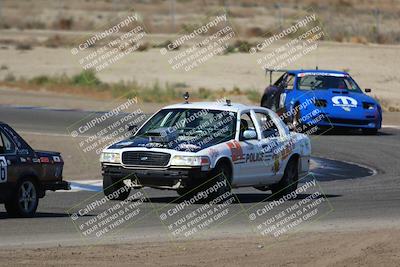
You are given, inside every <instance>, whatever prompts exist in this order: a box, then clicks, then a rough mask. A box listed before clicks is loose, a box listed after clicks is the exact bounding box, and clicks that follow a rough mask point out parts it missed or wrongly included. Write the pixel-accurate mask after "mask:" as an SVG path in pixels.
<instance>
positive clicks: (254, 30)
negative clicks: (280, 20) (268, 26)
mask: <svg viewBox="0 0 400 267" xmlns="http://www.w3.org/2000/svg"><path fill="white" fill-rule="evenodd" d="M263 34H264V32H263V30H262V29H261V28H260V27H250V28H248V29H247V30H246V36H247V37H260V36H263Z"/></svg>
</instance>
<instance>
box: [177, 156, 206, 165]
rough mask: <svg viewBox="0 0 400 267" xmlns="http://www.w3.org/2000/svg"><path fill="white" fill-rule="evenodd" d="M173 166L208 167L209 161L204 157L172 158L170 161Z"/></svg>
mask: <svg viewBox="0 0 400 267" xmlns="http://www.w3.org/2000/svg"><path fill="white" fill-rule="evenodd" d="M171 165H174V166H199V167H200V166H207V167H209V166H210V159H209V158H208V157H206V156H202V157H199V156H174V157H173V158H172V160H171Z"/></svg>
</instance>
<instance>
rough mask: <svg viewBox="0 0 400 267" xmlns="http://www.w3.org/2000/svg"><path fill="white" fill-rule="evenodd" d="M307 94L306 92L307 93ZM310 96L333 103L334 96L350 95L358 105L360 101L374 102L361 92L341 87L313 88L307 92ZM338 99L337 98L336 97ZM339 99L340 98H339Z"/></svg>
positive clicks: (360, 103) (360, 104) (374, 101)
mask: <svg viewBox="0 0 400 267" xmlns="http://www.w3.org/2000/svg"><path fill="white" fill-rule="evenodd" d="M307 95H308V94H307ZM309 95H310V96H313V97H314V96H315V98H316V99H324V100H327V101H328V104H329V103H331V104H333V103H334V102H333V101H334V100H333V98H334V97H350V98H353V99H355V100H356V101H357V104H358V106H362V102H363V101H364V102H371V103H376V100H375V99H373V98H372V97H370V96H368V95H366V94H363V93H361V92H350V91H349V90H343V89H335V88H332V89H328V90H313V91H311V93H309ZM336 99H338V98H336ZM339 99H340V98H339Z"/></svg>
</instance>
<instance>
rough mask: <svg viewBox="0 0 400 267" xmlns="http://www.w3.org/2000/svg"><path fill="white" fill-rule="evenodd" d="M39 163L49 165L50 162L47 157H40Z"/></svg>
mask: <svg viewBox="0 0 400 267" xmlns="http://www.w3.org/2000/svg"><path fill="white" fill-rule="evenodd" d="M40 162H41V163H50V160H49V158H48V157H40Z"/></svg>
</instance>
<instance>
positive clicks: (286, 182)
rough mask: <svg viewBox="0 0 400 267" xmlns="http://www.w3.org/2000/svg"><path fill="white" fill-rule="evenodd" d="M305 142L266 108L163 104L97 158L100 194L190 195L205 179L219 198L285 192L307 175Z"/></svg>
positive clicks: (119, 196)
mask: <svg viewBox="0 0 400 267" xmlns="http://www.w3.org/2000/svg"><path fill="white" fill-rule="evenodd" d="M310 153H311V145H310V140H309V138H308V137H307V136H306V135H304V134H300V133H296V132H289V130H288V128H287V126H286V125H285V124H284V123H283V122H282V121H281V119H280V118H279V117H278V116H277V115H276V114H275V113H274V112H273V111H271V110H269V109H267V108H263V107H257V106H247V105H243V104H233V103H232V104H231V103H230V101H229V100H226V102H225V101H224V102H223V103H221V102H198V103H189V102H187V101H186V102H185V103H182V104H176V105H171V106H167V107H165V108H163V109H161V110H160V111H158V112H157V113H155V114H154V115H153V116H151V117H150V118H149V119H148V120H147V121H146V122H145V123H144V124H143V125H142V126H141V127H140V128H139V129H138V130H137V131H136V133H135V134H134V135H133V136H132V137H131V138H129V139H126V140H123V141H121V142H118V143H116V144H113V145H112V146H110V147H108V148H107V149H105V150H103V152H102V154H101V159H100V161H101V164H102V172H103V189H104V193H105V195H107V196H109V197H111V198H112V199H118V200H124V199H126V198H127V197H128V196H129V192H130V189H131V188H140V187H143V186H148V187H153V188H159V189H172V190H176V191H177V192H178V193H179V194H181V195H182V194H186V193H188V192H196V191H197V190H199V188H201V185H202V184H205V183H206V182H207V181H209V180H210V179H216V180H217V181H220V182H221V181H223V183H220V184H223V186H221V187H220V188H219V189H218V190H219V192H218V194H220V193H223V192H227V191H229V190H230V189H231V188H236V187H248V186H252V187H255V188H257V189H260V190H272V192H273V193H277V194H287V193H289V192H291V191H293V190H295V189H296V188H297V181H298V179H299V177H302V176H303V175H306V174H307V173H308V170H309V162H310Z"/></svg>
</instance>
